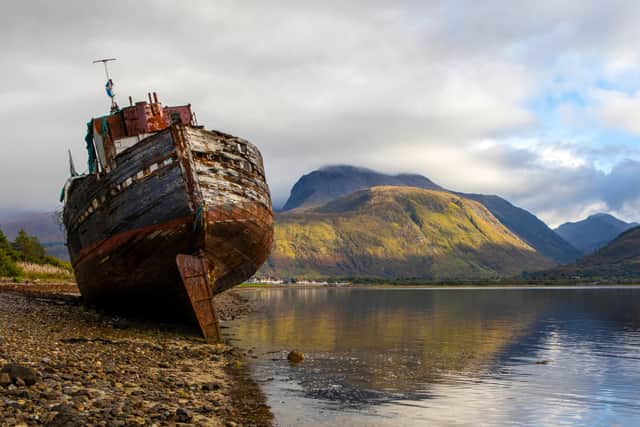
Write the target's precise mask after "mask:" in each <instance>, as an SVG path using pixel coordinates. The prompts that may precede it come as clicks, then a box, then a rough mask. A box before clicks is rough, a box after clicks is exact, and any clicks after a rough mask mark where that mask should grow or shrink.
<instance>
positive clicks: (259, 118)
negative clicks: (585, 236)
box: [0, 0, 640, 226]
mask: <svg viewBox="0 0 640 427" xmlns="http://www.w3.org/2000/svg"><path fill="white" fill-rule="evenodd" d="M481 3H482V7H480V4H481ZM515 3H518V2H514V1H511V0H509V1H487V2H476V1H464V2H463V1H454V0H447V1H442V2H438V1H404V2H403V1H395V2H388V1H385V2H383V1H376V0H366V1H348V2H345V1H335V2H334V1H322V2H319V1H309V2H306V1H300V0H296V1H290V2H289V1H277V2H265V1H256V2H251V1H202V2H191V1H185V0H183V1H179V2H178V1H176V2H164V1H157V0H156V1H153V2H145V1H140V0H136V1H135V2H118V1H107V2H90V1H76V2H71V1H67V2H62V1H60V2H51V1H46V2H45V1H42V2H35V1H26V0H25V1H20V2H18V1H14V2H4V3H3V11H2V15H1V16H0V40H1V47H0V52H1V53H2V55H0V66H1V70H2V71H1V73H2V79H0V100H1V102H0V112H1V115H0V125H1V129H2V132H3V135H2V138H1V139H0V141H1V142H0V144H1V148H2V153H1V154H0V196H1V197H2V202H1V203H2V207H3V208H27V209H51V208H53V207H55V206H56V205H57V199H58V196H59V192H60V189H61V187H62V185H63V184H64V181H65V179H66V177H67V174H68V165H67V154H66V150H67V149H68V148H70V149H72V151H73V153H74V157H75V160H76V164H81V165H82V168H84V167H85V163H86V155H85V153H84V141H83V137H84V132H85V130H86V126H85V123H86V121H87V120H88V119H90V118H91V117H92V116H99V115H102V114H104V113H106V112H107V109H108V105H109V102H108V99H107V97H106V96H105V94H104V71H103V69H102V67H101V66H100V65H93V64H92V63H91V62H92V60H94V59H98V58H103V57H116V58H118V60H117V61H116V62H115V63H112V66H111V72H112V77H113V79H114V81H115V83H116V87H115V91H116V93H117V94H118V96H119V101H120V104H126V103H127V101H126V100H127V96H129V95H132V96H133V97H134V99H138V100H142V99H144V98H145V97H146V93H147V92H148V91H157V92H158V94H159V96H160V98H161V101H163V102H165V103H167V104H183V103H191V104H192V106H193V108H194V110H195V111H196V112H197V115H198V119H199V121H200V123H201V124H205V125H206V126H207V127H208V128H214V129H219V130H222V131H227V132H230V133H233V134H236V135H238V136H242V137H244V138H246V139H249V140H251V141H252V142H254V143H255V144H257V145H258V147H259V148H260V149H261V150H262V153H263V155H264V160H265V167H266V170H267V174H268V179H269V184H270V186H271V189H272V193H273V199H274V205H275V206H280V205H281V204H282V203H283V202H284V201H285V199H286V197H287V196H288V193H289V190H290V188H291V186H292V185H293V183H294V182H295V180H296V179H297V178H298V177H299V176H300V175H302V174H304V173H306V172H309V171H310V170H312V169H315V168H318V167H321V166H324V165H328V164H336V163H339V164H353V165H357V166H365V167H370V168H374V169H377V170H380V171H383V172H392V173H395V172H416V173H421V174H424V175H426V176H427V177H429V178H430V179H432V180H434V181H435V182H437V183H439V184H440V185H443V186H445V187H448V188H451V189H455V190H459V191H466V192H471V191H473V192H482V193H493V194H499V195H501V196H504V197H506V198H508V199H509V200H511V201H512V202H514V203H515V204H517V205H520V206H522V207H524V208H526V209H528V210H530V211H532V212H534V213H535V214H536V215H538V216H539V217H541V218H542V219H543V220H545V221H547V222H548V223H549V224H550V225H552V226H554V225H557V224H559V223H561V222H564V221H567V220H577V219H581V218H582V217H584V216H586V215H588V214H590V213H594V212H600V211H605V212H611V213H614V214H615V215H617V216H619V217H621V218H623V219H627V220H640V211H639V208H640V193H639V191H640V143H638V141H639V140H640V92H638V89H639V88H640V56H639V54H638V52H640V25H638V22H640V2H633V1H615V0H613V1H612V0H610V1H607V2H604V1H595V0H594V1H571V0H563V1H556V0H554V1H541V0H538V1H536V2H531V1H527V2H525V1H522V2H520V3H522V4H521V5H520V6H514V4H515Z"/></svg>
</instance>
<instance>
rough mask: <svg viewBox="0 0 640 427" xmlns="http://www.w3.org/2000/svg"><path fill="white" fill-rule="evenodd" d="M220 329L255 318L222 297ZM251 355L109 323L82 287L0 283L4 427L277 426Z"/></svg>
mask: <svg viewBox="0 0 640 427" xmlns="http://www.w3.org/2000/svg"><path fill="white" fill-rule="evenodd" d="M216 308H217V312H218V315H219V317H220V318H221V320H223V321H224V320H225V319H233V318H235V317H237V316H240V315H242V314H243V313H246V312H247V311H248V310H250V307H248V306H247V304H246V301H245V300H244V299H243V298H242V296H240V295H238V294H237V293H234V292H231V293H225V294H222V295H220V296H218V297H216ZM248 357H251V354H248V353H247V352H245V351H243V350H241V349H238V348H235V347H233V346H230V345H228V344H206V343H205V342H204V340H202V339H201V338H200V337H199V335H198V331H197V330H196V329H194V328H192V327H189V326H180V325H177V326H176V325H169V324H158V323H149V322H145V321H144V320H139V319H125V318H121V317H117V316H113V315H111V314H106V313H101V312H98V311H96V310H94V309H92V308H88V307H84V306H83V305H82V303H81V299H80V296H79V294H78V291H77V288H76V287H75V285H69V284H64V285H60V284H50V285H46V284H15V283H0V426H1V427H5V426H7V427H8V426H32V425H33V426H37V425H45V426H86V425H96V426H169V425H171V426H173V425H183V426H191V425H193V426H229V427H232V426H241V425H243V426H250V425H255V426H269V425H271V424H272V419H273V416H272V414H271V412H270V410H269V408H268V406H266V404H265V397H264V395H263V394H262V392H261V391H260V389H259V387H258V386H257V385H256V384H255V383H254V382H253V381H252V380H251V378H250V376H249V373H248V370H247V367H246V359H247V358H248Z"/></svg>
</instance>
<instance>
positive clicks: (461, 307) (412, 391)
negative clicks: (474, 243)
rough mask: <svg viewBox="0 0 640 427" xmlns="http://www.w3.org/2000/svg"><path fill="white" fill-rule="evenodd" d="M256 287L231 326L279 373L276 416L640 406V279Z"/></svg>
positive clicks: (271, 389) (370, 416) (455, 416)
mask: <svg viewBox="0 0 640 427" xmlns="http://www.w3.org/2000/svg"><path fill="white" fill-rule="evenodd" d="M253 297H254V298H257V299H259V300H261V302H262V303H263V304H264V307H265V309H264V310H263V311H262V312H260V313H256V314H254V315H251V316H250V317H249V318H248V319H242V320H239V321H236V322H233V324H232V331H233V336H234V337H235V338H236V339H237V340H238V341H240V344H241V345H242V346H244V347H255V348H256V350H257V353H258V354H260V355H261V356H260V358H259V359H258V360H257V361H256V363H255V366H254V368H255V371H256V374H257V376H258V379H263V380H264V379H269V378H271V377H273V378H274V380H273V381H268V382H266V383H265V390H266V392H267V394H269V395H270V396H271V401H270V403H271V404H272V406H274V409H275V411H276V417H277V419H279V420H280V422H281V423H282V424H283V425H288V423H291V424H305V423H306V424H318V423H325V424H327V425H329V424H330V423H332V422H341V423H346V424H347V425H349V424H351V425H366V424H374V425H381V424H384V423H385V422H389V423H391V424H390V425H402V424H405V425H415V423H418V422H424V423H427V422H438V423H439V424H447V423H463V424H464V423H472V424H484V423H486V424H502V423H513V422H522V423H523V424H530V423H538V424H539V423H543V424H546V423H547V422H553V424H563V423H566V424H576V423H578V424H579V423H581V422H583V421H584V420H585V419H588V420H590V421H596V423H598V422H607V423H609V424H610V422H613V421H616V422H625V421H630V420H635V419H636V417H638V416H639V414H640V408H639V407H638V405H637V404H636V401H635V393H634V391H635V390H634V387H635V384H636V383H637V380H638V379H639V377H640V368H639V367H638V363H637V362H638V360H637V359H638V358H639V356H640V353H638V350H639V349H640V334H639V330H640V312H639V310H638V309H639V308H640V290H639V289H629V288H626V289H606V290H605V289H531V290H526V289H455V290H444V289H438V290H425V289H390V290H389V289H384V290H370V289H298V290H262V291H259V292H256V293H255V294H254V295H253ZM292 348H298V349H301V350H302V351H304V352H305V353H306V354H307V355H308V360H307V361H305V362H304V363H303V364H302V365H300V366H294V367H292V366H290V365H288V364H287V363H286V362H285V361H283V360H282V355H283V353H280V354H278V353H277V352H286V350H289V349H292ZM272 352H276V353H272ZM273 359H275V360H273ZM453 408H455V410H452V409H453ZM327 411H328V412H327ZM576 417H577V418H576ZM585 417H586V418H585ZM602 417H604V418H602Z"/></svg>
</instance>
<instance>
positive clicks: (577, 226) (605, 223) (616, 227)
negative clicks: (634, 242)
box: [554, 213, 638, 255]
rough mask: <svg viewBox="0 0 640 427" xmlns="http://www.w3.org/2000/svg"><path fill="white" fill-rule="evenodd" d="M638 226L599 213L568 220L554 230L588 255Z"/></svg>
mask: <svg viewBox="0 0 640 427" xmlns="http://www.w3.org/2000/svg"><path fill="white" fill-rule="evenodd" d="M637 226H638V224H637V223H628V222H625V221H622V220H620V219H618V218H616V217H615V216H613V215H611V214H606V213H597V214H593V215H590V216H588V217H587V218H585V219H583V220H581V221H576V222H566V223H564V224H562V225H560V226H559V227H557V228H556V229H555V230H554V231H555V232H556V233H558V234H559V235H560V236H561V237H562V238H563V239H565V240H566V241H568V242H569V243H571V244H572V245H573V246H575V247H576V248H577V249H579V250H580V251H581V252H582V253H583V254H584V255H588V254H591V253H593V252H595V251H597V250H598V249H600V248H602V247H604V246H606V245H607V244H608V243H609V242H611V241H612V240H613V239H615V238H616V237H617V236H619V235H620V234H621V233H623V232H625V231H627V230H629V229H631V228H634V227H637Z"/></svg>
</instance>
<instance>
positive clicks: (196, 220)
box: [193, 203, 204, 231]
mask: <svg viewBox="0 0 640 427" xmlns="http://www.w3.org/2000/svg"><path fill="white" fill-rule="evenodd" d="M203 211H204V203H203V204H201V205H200V207H199V208H198V210H197V211H196V216H195V218H194V219H193V231H196V230H197V229H198V223H199V222H200V220H201V219H202V212H203Z"/></svg>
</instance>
